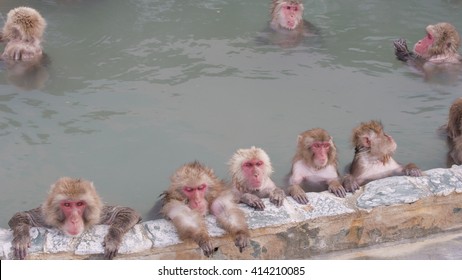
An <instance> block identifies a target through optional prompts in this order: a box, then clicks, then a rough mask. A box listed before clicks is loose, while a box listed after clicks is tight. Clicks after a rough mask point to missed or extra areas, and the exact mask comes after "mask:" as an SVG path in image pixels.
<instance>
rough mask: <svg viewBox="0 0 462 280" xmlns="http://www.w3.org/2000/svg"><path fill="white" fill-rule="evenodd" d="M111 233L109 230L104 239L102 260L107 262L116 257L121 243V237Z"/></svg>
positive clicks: (118, 234)
mask: <svg viewBox="0 0 462 280" xmlns="http://www.w3.org/2000/svg"><path fill="white" fill-rule="evenodd" d="M113 231H114V230H111V229H109V232H108V234H107V235H106V236H105V237H104V243H103V245H104V258H105V259H108V260H112V259H113V258H114V257H115V256H117V253H118V251H119V247H120V244H121V243H122V235H121V234H120V233H116V232H113Z"/></svg>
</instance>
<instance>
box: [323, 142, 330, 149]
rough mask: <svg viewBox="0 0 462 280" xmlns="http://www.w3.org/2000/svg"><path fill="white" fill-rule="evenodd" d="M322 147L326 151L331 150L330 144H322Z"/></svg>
mask: <svg viewBox="0 0 462 280" xmlns="http://www.w3.org/2000/svg"><path fill="white" fill-rule="evenodd" d="M322 147H323V148H324V149H328V148H330V144H329V143H324V144H322Z"/></svg>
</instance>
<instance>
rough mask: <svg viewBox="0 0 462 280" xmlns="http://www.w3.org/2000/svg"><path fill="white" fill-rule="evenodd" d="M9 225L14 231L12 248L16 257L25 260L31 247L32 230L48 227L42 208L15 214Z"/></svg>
mask: <svg viewBox="0 0 462 280" xmlns="http://www.w3.org/2000/svg"><path fill="white" fill-rule="evenodd" d="M8 225H9V226H10V228H11V229H12V230H13V241H12V246H13V252H14V256H15V257H16V258H17V259H20V260H23V259H25V258H26V256H27V249H28V248H29V247H30V241H31V238H30V233H29V230H30V228H31V227H43V226H46V224H45V222H44V221H43V218H42V212H41V209H40V207H38V208H35V209H32V210H29V211H25V212H18V213H16V214H14V216H13V217H12V218H11V219H10V221H9V222H8Z"/></svg>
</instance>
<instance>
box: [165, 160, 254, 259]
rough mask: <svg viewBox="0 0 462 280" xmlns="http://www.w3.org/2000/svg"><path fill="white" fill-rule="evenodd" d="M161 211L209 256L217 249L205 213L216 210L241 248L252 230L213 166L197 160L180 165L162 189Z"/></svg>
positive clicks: (182, 237)
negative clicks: (167, 186)
mask: <svg viewBox="0 0 462 280" xmlns="http://www.w3.org/2000/svg"><path fill="white" fill-rule="evenodd" d="M161 212H162V213H163V215H164V216H165V217H167V218H168V219H170V220H171V221H172V223H173V224H174V226H175V228H176V230H177V231H178V235H179V236H180V238H181V239H183V240H186V239H191V240H193V241H194V242H196V243H197V244H198V245H199V247H200V248H201V249H202V251H203V252H204V255H205V256H207V257H209V256H211V255H212V254H213V252H214V247H213V245H212V241H211V238H210V236H209V234H208V231H207V227H206V225H205V219H204V216H205V215H207V214H209V213H211V214H213V215H214V216H215V217H216V219H217V222H218V224H219V225H220V226H221V227H222V228H223V229H224V230H226V231H227V232H229V233H231V235H232V236H233V237H234V240H235V245H236V247H238V248H239V250H240V252H242V251H243V250H244V248H245V247H247V245H248V239H249V232H248V228H247V222H246V219H245V215H244V212H243V211H242V210H241V209H239V207H238V206H237V204H236V202H235V201H234V195H233V193H232V190H231V189H225V186H224V183H223V181H221V180H219V179H218V178H217V177H216V176H215V174H214V172H213V170H212V169H210V168H208V167H206V166H204V165H202V164H201V163H199V162H197V161H195V162H192V163H188V164H185V165H183V166H182V167H180V168H178V169H177V170H176V171H175V173H173V175H172V176H171V178H170V187H169V189H168V190H167V191H165V192H164V193H163V206H162V210H161Z"/></svg>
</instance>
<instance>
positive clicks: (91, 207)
mask: <svg viewBox="0 0 462 280" xmlns="http://www.w3.org/2000/svg"><path fill="white" fill-rule="evenodd" d="M62 200H85V202H86V205H87V207H86V209H85V211H84V213H83V217H82V218H83V221H84V226H85V229H88V228H90V227H91V226H93V225H96V224H105V225H109V230H108V234H107V235H106V236H105V238H104V244H105V253H104V256H105V258H107V259H112V258H114V257H115V256H116V255H117V252H118V249H119V247H120V244H121V242H122V237H123V235H125V233H126V232H127V231H128V230H129V229H131V228H132V227H133V226H134V225H135V224H136V223H138V222H139V221H140V220H141V217H140V215H139V214H138V213H137V212H136V211H135V210H133V209H131V208H128V207H122V206H104V205H103V204H102V202H101V199H100V198H99V196H98V193H97V192H96V190H95V188H94V186H93V183H92V182H90V181H86V180H83V179H73V178H68V177H63V178H60V179H59V180H58V181H56V183H54V184H53V185H52V186H51V189H50V193H49V195H48V197H47V199H46V201H45V202H44V203H43V205H42V206H41V207H38V208H35V209H32V210H28V211H25V212H18V213H16V214H15V215H14V216H13V217H12V218H11V219H10V221H9V222H8V225H9V226H10V227H11V229H12V230H13V241H12V244H13V251H14V255H15V257H16V258H18V259H24V258H25V257H26V256H27V248H28V247H29V245H30V234H29V230H30V228H31V227H47V228H57V229H61V226H62V225H63V223H64V219H65V216H64V214H63V213H62V210H61V208H60V207H59V204H60V201H62Z"/></svg>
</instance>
